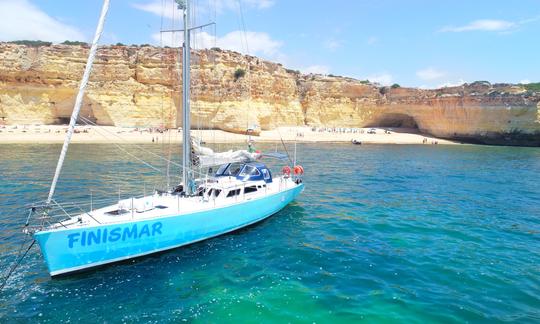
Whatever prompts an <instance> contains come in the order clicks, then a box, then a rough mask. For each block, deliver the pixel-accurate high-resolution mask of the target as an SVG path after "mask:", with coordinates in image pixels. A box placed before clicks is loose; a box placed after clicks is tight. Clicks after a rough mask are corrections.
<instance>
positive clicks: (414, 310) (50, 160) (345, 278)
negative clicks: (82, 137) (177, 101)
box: [0, 144, 540, 323]
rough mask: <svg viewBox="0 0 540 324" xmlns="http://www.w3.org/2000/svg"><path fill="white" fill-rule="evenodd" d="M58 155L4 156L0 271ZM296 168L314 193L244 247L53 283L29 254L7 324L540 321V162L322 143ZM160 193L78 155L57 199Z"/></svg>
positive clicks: (509, 153) (256, 229) (208, 245)
mask: <svg viewBox="0 0 540 324" xmlns="http://www.w3.org/2000/svg"><path fill="white" fill-rule="evenodd" d="M128 147H129V146H128ZM146 148H148V149H151V150H154V151H155V152H156V153H160V154H161V153H163V147H161V146H160V145H155V146H153V145H149V146H146ZM258 148H262V149H263V150H273V148H274V146H273V145H268V146H259V147H258ZM130 149H131V150H132V152H138V153H140V155H142V156H143V157H144V158H145V160H148V161H150V162H152V163H154V164H156V165H157V166H161V167H163V163H160V162H159V161H158V160H157V159H156V158H155V157H153V156H151V155H148V154H144V153H141V152H140V150H137V149H136V148H135V147H131V148H130ZM289 149H291V147H289ZM59 150H60V146H58V145H49V146H48V145H36V146H31V145H0V169H1V170H2V178H1V180H0V181H1V182H0V229H1V231H0V262H1V266H2V270H5V269H6V268H7V266H8V264H9V262H10V261H11V260H12V259H13V256H12V255H11V253H12V252H13V250H14V249H16V248H17V247H18V244H19V243H20V242H21V241H22V240H23V238H24V237H23V236H22V235H21V234H20V226H21V224H23V223H24V221H25V218H26V212H25V211H24V210H21V209H20V208H21V205H23V204H25V203H29V202H32V201H35V200H41V199H44V198H45V197H46V194H47V190H48V185H49V182H50V179H51V177H52V173H53V169H54V165H55V163H56V159H57V156H58V153H59ZM298 156H299V160H300V161H301V164H302V165H303V166H304V168H305V169H306V176H305V184H306V190H305V192H304V193H303V195H302V196H301V197H299V199H298V200H297V201H296V202H294V203H293V204H291V205H289V206H288V207H287V208H285V209H284V210H282V211H281V212H279V213H278V214H276V215H274V216H273V217H271V218H269V219H268V220H266V221H264V222H262V223H259V224H257V225H255V226H251V227H249V228H247V229H244V230H240V231H238V232H235V233H233V234H230V235H225V236H222V237H218V238H215V239H212V240H208V241H205V242H201V243H198V244H194V245H191V246H188V247H184V248H179V249H176V250H173V251H169V252H166V253H161V254H158V255H153V256H149V257H143V258H139V259H136V260H132V261H127V262H123V263H119V264H115V265H111V266H106V267H103V268H100V269H99V270H94V271H91V272H86V273H81V274H77V275H73V276H68V277H65V278H61V279H54V280H51V279H50V278H49V276H48V274H47V272H46V267H45V264H44V262H43V261H42V259H41V255H40V252H39V249H38V248H35V249H33V250H31V252H30V254H29V256H28V257H27V259H26V260H25V262H24V263H23V264H22V265H21V267H20V268H19V269H18V271H17V272H16V273H15V275H14V276H13V277H12V278H11V279H10V281H9V282H8V285H7V287H6V289H5V290H4V291H3V292H1V293H0V319H2V320H1V321H0V322H36V321H39V322H44V323H59V322H120V321H126V322H167V321H173V322H180V321H183V320H185V321H188V322H192V321H195V322H204V323H207V322H210V323H215V322H300V323H302V322H304V323H312V322H318V323H339V322H353V321H354V322H356V321H361V320H364V321H366V322H419V323H425V322H502V321H517V322H539V321H540V199H539V198H540V150H539V149H534V148H504V147H481V146H392V145H388V146H376V145H373V146H368V145H366V146H352V145H335V144H332V145H330V144H327V145H322V144H321V145H299V147H298ZM174 158H176V159H177V160H178V159H179V156H178V154H176V155H175V156H174ZM274 165H275V168H274V170H275V171H276V172H277V171H278V170H280V169H281V167H280V165H278V164H275V163H274ZM171 173H172V174H175V175H176V174H178V173H179V172H178V170H177V169H174V168H173V169H171ZM165 182H166V180H165V177H164V176H163V175H159V174H156V173H155V172H153V171H152V170H151V169H149V168H147V167H144V166H142V165H141V164H139V163H137V162H129V161H126V160H125V159H123V152H121V151H119V150H118V149H117V148H116V147H115V146H113V145H73V146H72V149H71V151H70V153H69V155H68V161H67V166H66V169H65V171H64V173H63V175H62V180H61V182H60V184H59V191H58V196H57V197H58V199H59V200H61V201H67V200H70V199H77V200H80V199H89V191H90V190H92V191H93V195H94V198H95V199H97V198H99V197H107V196H109V197H110V196H114V195H118V189H119V188H120V194H121V195H122V196H125V197H127V195H128V194H129V193H131V192H138V193H142V191H143V190H144V189H143V188H146V190H150V188H153V187H154V186H156V187H160V186H161V185H163V183H165Z"/></svg>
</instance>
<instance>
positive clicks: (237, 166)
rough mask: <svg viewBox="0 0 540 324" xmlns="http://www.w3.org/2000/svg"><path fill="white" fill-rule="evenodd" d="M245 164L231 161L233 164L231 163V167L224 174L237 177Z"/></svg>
mask: <svg viewBox="0 0 540 324" xmlns="http://www.w3.org/2000/svg"><path fill="white" fill-rule="evenodd" d="M243 166H244V164H243V163H236V162H235V163H231V164H229V167H228V168H227V169H226V170H225V171H224V172H223V173H222V175H224V176H232V177H236V176H237V175H238V174H239V173H240V170H242V167H243ZM220 170H221V168H220ZM218 172H219V170H218ZM218 174H219V173H218Z"/></svg>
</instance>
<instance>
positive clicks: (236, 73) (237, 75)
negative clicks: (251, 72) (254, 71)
mask: <svg viewBox="0 0 540 324" xmlns="http://www.w3.org/2000/svg"><path fill="white" fill-rule="evenodd" d="M245 75H246V70H244V69H236V71H234V81H237V80H238V79H240V78H243V77H244V76H245Z"/></svg>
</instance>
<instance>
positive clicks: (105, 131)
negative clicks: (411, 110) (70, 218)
mask: <svg viewBox="0 0 540 324" xmlns="http://www.w3.org/2000/svg"><path fill="white" fill-rule="evenodd" d="M67 128H68V127H67V126H65V125H7V126H0V144H15V143H20V144H23V143H28V144H30V143H31V144H51V143H62V142H63V141H64V138H65V133H66V130H67ZM416 131H417V130H414V129H391V130H388V129H382V128H374V129H372V128H311V127H279V128H277V129H275V130H271V131H261V133H260V136H253V137H252V139H253V140H254V141H255V142H276V141H281V139H283V140H284V141H287V142H291V141H297V142H300V143H301V142H306V143H317V142H342V143H350V142H351V141H352V140H356V141H359V142H361V143H362V144H458V143H457V142H453V141H448V140H443V139H438V138H435V137H432V136H427V135H424V134H419V133H417V132H416ZM192 134H193V136H196V137H198V138H200V139H202V140H203V141H204V142H208V143H242V142H245V141H246V140H247V137H246V136H245V135H241V134H234V133H229V132H225V131H222V130H192ZM181 141H182V131H181V130H177V129H170V130H165V131H163V132H160V131H158V130H156V129H150V128H122V127H114V126H77V128H76V131H75V133H74V134H73V137H72V142H73V143H162V142H166V143H169V142H171V143H180V142H181Z"/></svg>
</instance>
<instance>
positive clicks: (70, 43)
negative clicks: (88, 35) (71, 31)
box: [62, 40, 88, 46]
mask: <svg viewBox="0 0 540 324" xmlns="http://www.w3.org/2000/svg"><path fill="white" fill-rule="evenodd" d="M62 45H83V46H87V45H88V43H85V42H80V41H70V40H66V41H64V42H63V43H62Z"/></svg>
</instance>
